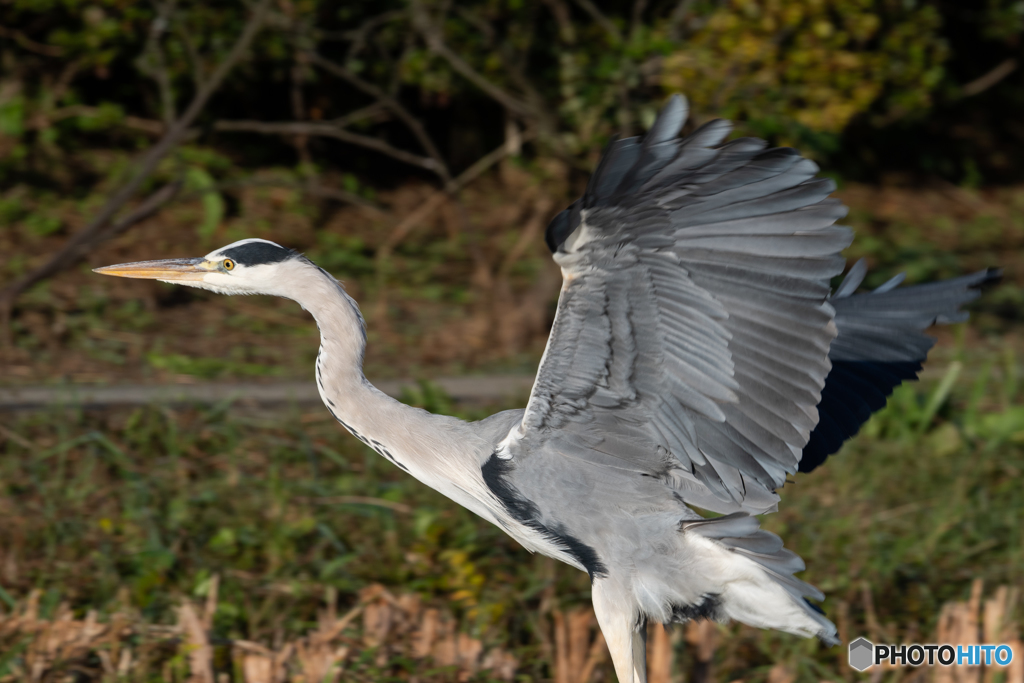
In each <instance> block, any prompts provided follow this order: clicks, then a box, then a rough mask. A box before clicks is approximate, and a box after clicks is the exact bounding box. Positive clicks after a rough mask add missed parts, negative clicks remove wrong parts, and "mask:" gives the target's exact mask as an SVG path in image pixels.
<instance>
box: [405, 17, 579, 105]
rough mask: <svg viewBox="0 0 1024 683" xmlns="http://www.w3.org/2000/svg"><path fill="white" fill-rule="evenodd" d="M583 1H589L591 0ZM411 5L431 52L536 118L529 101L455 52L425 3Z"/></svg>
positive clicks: (500, 99) (503, 102) (494, 95)
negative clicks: (492, 78) (513, 92)
mask: <svg viewBox="0 0 1024 683" xmlns="http://www.w3.org/2000/svg"><path fill="white" fill-rule="evenodd" d="M583 1H584V2H589V0H583ZM411 7H412V16H413V24H414V25H415V27H416V30H417V31H419V32H420V35H422V36H423V39H424V40H425V41H426V43H427V47H429V48H430V50H431V52H433V53H435V54H437V55H438V56H440V57H443V58H444V59H445V60H446V61H447V62H448V63H449V64H450V65H451V67H452V68H453V69H455V70H456V71H458V72H459V73H460V74H462V76H463V77H465V78H466V80H468V81H469V82H471V83H472V84H473V85H475V86H476V87H478V88H480V89H481V90H483V91H484V92H485V93H487V95H489V96H490V97H491V98H492V99H494V100H496V101H497V102H498V103H499V104H500V105H501V106H503V107H505V108H506V109H508V110H509V111H511V112H513V113H515V114H517V115H519V116H522V117H524V118H528V119H533V118H536V116H537V112H535V111H534V110H533V108H532V107H530V106H529V105H528V104H527V103H525V102H523V101H522V100H520V99H518V98H516V97H513V96H512V95H510V94H509V93H507V92H505V91H504V90H502V89H501V88H499V87H498V86H497V85H495V84H494V83H491V82H490V81H489V80H487V79H486V78H485V77H484V76H483V75H482V74H481V73H479V72H478V71H477V70H476V69H474V68H473V67H472V66H470V65H469V63H468V62H466V61H465V60H464V59H462V57H460V56H459V55H457V54H455V52H454V51H453V50H452V49H451V48H449V47H448V46H447V45H446V44H445V42H444V38H443V36H442V35H441V31H440V30H439V29H438V28H437V26H435V25H434V23H433V22H432V21H431V20H430V17H429V16H428V15H427V11H426V10H425V9H424V8H423V5H421V4H420V3H419V2H417V1H416V0H413V2H412V5H411Z"/></svg>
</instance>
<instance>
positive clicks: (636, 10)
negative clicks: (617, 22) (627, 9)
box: [629, 0, 647, 36]
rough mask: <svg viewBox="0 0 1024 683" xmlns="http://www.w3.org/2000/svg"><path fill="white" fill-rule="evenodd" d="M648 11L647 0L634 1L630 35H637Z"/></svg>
mask: <svg viewBox="0 0 1024 683" xmlns="http://www.w3.org/2000/svg"><path fill="white" fill-rule="evenodd" d="M645 9H647V0H633V17H632V20H631V21H630V24H629V34H630V35H631V36H632V35H634V34H636V32H637V30H638V29H639V28H640V26H641V24H642V23H643V20H644V10H645Z"/></svg>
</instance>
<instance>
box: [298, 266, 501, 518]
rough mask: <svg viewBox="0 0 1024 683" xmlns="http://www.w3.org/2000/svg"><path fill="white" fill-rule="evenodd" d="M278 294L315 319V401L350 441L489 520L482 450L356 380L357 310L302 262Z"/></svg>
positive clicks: (360, 344)
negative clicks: (317, 393) (320, 401)
mask: <svg viewBox="0 0 1024 683" xmlns="http://www.w3.org/2000/svg"><path fill="white" fill-rule="evenodd" d="M303 266H304V267H303V268H302V273H301V274H296V277H293V278H292V279H291V280H290V283H291V284H290V285H289V288H290V291H289V292H288V293H284V295H285V296H287V297H288V298H291V299H294V300H295V301H297V302H298V303H299V304H300V305H301V306H302V307H303V308H305V309H306V310H308V311H309V312H310V313H311V314H312V315H313V317H314V318H315V319H316V322H317V326H318V327H319V328H320V352H319V353H318V354H317V360H316V376H317V385H318V388H319V390H320V396H321V398H323V401H324V404H325V405H326V406H327V408H328V410H330V411H331V414H332V415H334V417H335V419H337V420H338V422H340V423H341V424H342V426H344V427H345V428H346V429H347V430H348V431H350V432H351V433H352V434H353V435H354V436H355V437H356V438H358V439H359V440H360V441H362V442H363V443H365V444H366V445H367V446H369V447H370V448H372V449H373V450H375V451H376V452H377V453H379V454H380V455H381V456H383V457H384V458H386V459H388V460H390V461H391V462H393V463H394V464H395V465H397V466H398V467H400V468H402V469H403V470H405V471H406V472H408V473H410V474H412V475H413V476H414V477H416V478H417V479H419V480H420V481H422V482H423V483H425V484H427V485H428V486H430V487H432V488H434V489H436V490H438V491H440V492H441V493H443V494H444V495H446V496H448V497H449V498H451V499H453V500H455V501H456V502H458V503H460V504H462V505H463V506H465V507H468V508H469V509H471V510H473V511H474V512H476V513H477V514H479V515H481V516H483V517H484V518H486V519H490V520H491V521H494V518H493V515H492V514H491V512H490V510H489V508H488V506H487V505H485V504H484V503H483V501H484V500H485V499H488V498H489V497H490V493H489V491H488V490H487V488H486V485H485V484H484V482H483V479H482V476H481V473H480V466H481V465H482V464H483V462H484V461H485V460H486V458H487V457H488V456H489V454H490V445H489V444H488V443H486V442H485V441H484V440H483V439H482V438H480V437H479V436H478V435H477V434H476V432H475V431H473V430H472V429H471V428H470V426H469V425H467V424H466V423H465V422H462V421H461V420H458V419H456V418H452V417H447V416H442V415H431V414H430V413H428V412H426V411H425V410H420V409H419V408H413V407H410V406H407V405H405V404H403V403H401V402H399V401H396V400H395V399H393V398H391V397H390V396H388V395H386V394H384V393H383V392H381V391H379V390H378V389H377V388H376V387H374V386H373V385H372V384H370V383H369V382H368V381H367V380H366V378H365V377H364V376H363V352H364V351H365V349H366V332H365V327H364V324H363V319H362V316H361V315H360V314H359V308H358V307H357V306H356V303H355V301H353V300H352V299H351V298H350V297H349V296H348V294H346V293H345V291H344V290H343V289H342V287H341V285H340V284H339V283H338V282H337V281H336V280H335V279H334V278H332V277H331V276H330V275H328V274H327V273H325V272H324V271H322V270H320V269H319V268H317V267H316V266H313V265H311V264H308V263H304V264H303Z"/></svg>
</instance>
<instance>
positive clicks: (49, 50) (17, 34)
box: [0, 26, 64, 57]
mask: <svg viewBox="0 0 1024 683" xmlns="http://www.w3.org/2000/svg"><path fill="white" fill-rule="evenodd" d="M0 38H10V39H11V40H13V41H14V42H16V43H17V44H18V45H21V46H22V47H23V48H25V49H26V50H28V51H29V52H35V53H36V54H40V55H44V56H46V57H60V56H61V55H63V54H64V48H60V47H57V46H56V45H46V44H45V43H37V42H36V41H34V40H32V39H31V38H29V37H28V36H26V35H25V34H24V33H22V32H21V31H16V30H14V29H11V28H7V27H6V26H0Z"/></svg>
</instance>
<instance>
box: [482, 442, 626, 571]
mask: <svg viewBox="0 0 1024 683" xmlns="http://www.w3.org/2000/svg"><path fill="white" fill-rule="evenodd" d="M513 469H515V465H513V464H512V462H511V461H509V460H502V459H501V458H499V457H498V456H497V454H495V453H492V454H491V457H490V458H488V460H487V462H485V463H484V466H483V467H481V468H480V470H481V472H482V474H483V477H484V483H486V484H487V487H488V488H489V489H490V490H491V493H493V494H494V495H495V497H496V498H497V499H498V500H500V501H501V502H502V504H503V505H504V506H505V510H507V511H508V513H509V514H510V515H512V517H513V518H515V520H516V521H518V522H520V523H521V524H524V525H525V526H528V527H530V528H531V529H534V530H536V531H539V532H540V533H541V534H543V535H544V536H545V538H547V539H548V540H550V541H553V542H554V543H556V544H557V545H560V546H562V548H563V549H564V550H565V551H566V552H567V553H569V555H572V557H573V558H575V560H576V561H577V562H579V563H580V564H581V565H583V567H584V568H585V569H586V570H587V573H588V574H590V580H591V582H593V581H594V579H599V578H602V577H605V576H608V568H607V567H605V566H604V563H603V562H601V558H599V557H598V556H597V552H596V551H595V550H594V549H593V548H591V547H590V546H589V545H587V544H586V543H584V542H583V541H581V540H580V539H578V538H576V537H575V536H573V535H572V534H570V533H569V532H568V530H567V529H566V528H565V527H564V526H563V525H561V524H559V525H557V526H553V527H549V526H546V525H545V524H543V523H541V521H540V519H538V518H539V517H540V510H538V509H537V506H536V505H534V504H533V503H532V502H530V501H529V500H527V499H526V498H523V496H522V494H521V493H519V490H518V489H517V488H516V487H515V486H513V485H512V483H511V482H510V481H509V480H508V478H507V477H508V474H509V473H510V472H512V470H513Z"/></svg>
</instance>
